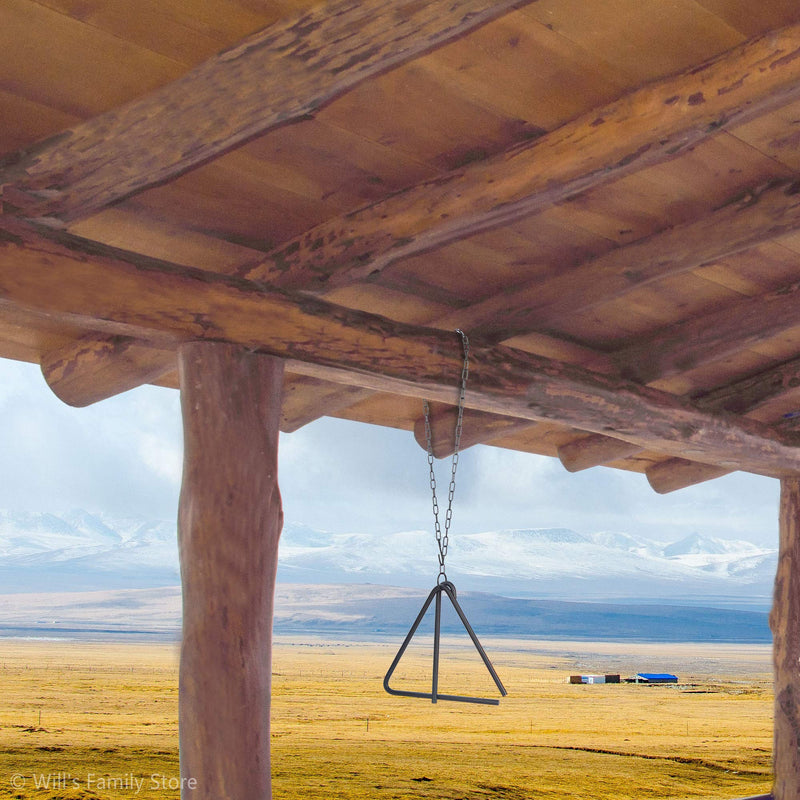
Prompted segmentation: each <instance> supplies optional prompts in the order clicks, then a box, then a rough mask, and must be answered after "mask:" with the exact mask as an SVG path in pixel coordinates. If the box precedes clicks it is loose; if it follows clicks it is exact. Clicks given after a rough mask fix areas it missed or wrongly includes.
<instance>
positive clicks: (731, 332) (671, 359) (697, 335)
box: [613, 282, 800, 383]
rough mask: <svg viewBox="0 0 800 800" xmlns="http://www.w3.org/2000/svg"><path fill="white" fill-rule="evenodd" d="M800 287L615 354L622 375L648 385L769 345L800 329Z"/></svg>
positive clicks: (748, 301) (696, 319)
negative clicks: (779, 335) (705, 364)
mask: <svg viewBox="0 0 800 800" xmlns="http://www.w3.org/2000/svg"><path fill="white" fill-rule="evenodd" d="M798 310H800V282H796V283H792V284H790V285H789V286H784V287H782V288H781V289H777V290H776V291H773V292H767V293H766V294H762V295H756V296H755V297H747V298H744V299H742V300H737V301H735V302H733V303H730V304H728V305H726V306H723V307H722V308H720V309H719V310H717V311H712V312H709V313H707V314H701V315H698V316H693V317H690V318H689V319H687V320H685V321H683V322H679V323H675V324H672V325H669V326H667V327H666V328H663V329H661V330H659V331H656V332H655V333H654V334H652V335H650V336H644V337H641V338H639V339H637V340H636V341H635V342H633V343H632V344H630V345H628V346H626V347H623V348H621V349H620V350H617V351H616V352H615V353H613V360H614V361H615V363H616V364H617V366H618V368H619V370H620V372H621V373H622V374H623V375H624V376H626V377H628V378H631V379H633V380H636V381H638V382H640V383H649V382H651V381H654V380H656V379H659V378H667V377H670V376H671V375H677V374H678V373H681V372H688V371H689V370H691V369H693V368H694V367H696V366H699V365H700V364H702V363H703V362H706V361H713V360H716V359H720V358H724V357H725V356H727V355H730V354H732V353H738V352H740V351H742V350H745V349H746V348H748V347H753V346H755V345H758V344H761V343H762V342H766V341H768V340H769V339H771V338H773V337H774V336H776V335H777V334H779V333H782V332H783V331H785V330H788V329H789V328H793V327H795V326H796V325H798V324H799V323H800V316H798Z"/></svg>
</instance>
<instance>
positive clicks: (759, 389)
mask: <svg viewBox="0 0 800 800" xmlns="http://www.w3.org/2000/svg"><path fill="white" fill-rule="evenodd" d="M798 386H800V358H793V359H790V360H789V361H784V362H783V363H782V364H778V365H777V366H775V367H771V368H770V369H766V370H764V371H763V372H758V373H756V374H755V375H749V376H747V377H746V378H742V379H741V380H738V381H734V382H733V383H729V384H728V385H727V386H720V387H719V388H718V389H713V390H712V391H710V392H705V393H704V394H703V395H701V396H699V397H696V398H695V404H696V405H697V406H698V407H699V408H708V409H711V410H724V411H729V412H731V413H732V414H746V413H747V412H749V411H754V410H755V409H757V408H760V407H761V406H762V405H764V404H765V403H767V402H769V401H770V400H774V399H775V398H776V397H780V396H781V395H784V394H788V393H789V392H791V391H793V390H794V389H796V388H797V387H798Z"/></svg>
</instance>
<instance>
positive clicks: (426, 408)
mask: <svg viewBox="0 0 800 800" xmlns="http://www.w3.org/2000/svg"><path fill="white" fill-rule="evenodd" d="M456 333H457V334H458V335H459V336H460V337H461V344H462V346H463V348H464V363H463V366H462V367H461V390H460V393H459V397H458V416H457V418H456V431H455V441H454V447H453V457H452V460H451V462H450V488H449V489H448V492H447V512H446V513H445V518H444V531H442V526H441V524H440V522H439V501H438V499H437V497H436V473H435V471H434V468H433V460H434V457H433V434H432V433H431V409H430V404H429V403H428V401H427V400H423V401H422V410H423V412H424V414H425V438H426V439H427V443H428V469H429V472H430V485H431V496H432V505H433V522H434V527H435V529H436V544H437V545H438V547H439V575H438V577H437V579H436V583H437V584H441V583H444V582H445V581H446V580H447V573H446V572H445V563H444V562H445V559H446V558H447V548H448V545H449V544H450V523H451V521H452V519H453V497H455V493H456V470H457V469H458V449H459V447H460V446H461V429H462V425H463V421H464V400H465V399H466V396H467V378H469V338H468V337H467V334H466V333H464V331H462V330H461V329H460V328H459V329H457V330H456Z"/></svg>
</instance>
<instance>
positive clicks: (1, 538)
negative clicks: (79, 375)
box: [0, 511, 776, 609]
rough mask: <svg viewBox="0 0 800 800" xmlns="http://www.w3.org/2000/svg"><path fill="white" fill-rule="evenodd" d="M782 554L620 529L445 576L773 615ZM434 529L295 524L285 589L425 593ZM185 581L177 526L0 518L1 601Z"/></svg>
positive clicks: (521, 532)
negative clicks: (377, 587)
mask: <svg viewBox="0 0 800 800" xmlns="http://www.w3.org/2000/svg"><path fill="white" fill-rule="evenodd" d="M775 567H776V551H775V550H774V549H770V548H763V547H758V546H756V545H755V544H752V543H751V542H747V541H741V540H724V539H719V538H710V537H705V536H703V535H701V534H699V533H692V534H690V535H689V536H687V537H685V538H683V539H681V540H680V541H677V542H668V543H663V542H655V541H653V540H652V539H648V538H647V537H645V536H641V535H637V534H633V533H628V532H616V531H599V532H595V533H591V534H583V533H578V532H576V531H573V530H569V529H566V528H530V529H518V530H499V531H485V532H480V533H469V534H459V533H455V534H454V535H453V536H452V537H451V546H450V554H449V557H448V575H449V576H450V577H451V578H452V579H453V580H455V582H456V584H457V585H458V586H459V587H463V588H464V589H465V590H466V589H469V590H473V591H481V592H485V593H487V594H493V595H503V596H511V597H522V598H526V597H527V598H530V599H537V600H541V599H548V600H564V601H571V600H584V601H588V600H592V601H614V602H618V601H626V600H637V601H647V602H648V603H651V604H652V603H670V604H675V603H678V604H690V605H698V606H702V605H716V606H729V607H734V606H736V607H752V608H754V609H755V608H767V607H768V605H769V602H770V598H771V593H772V581H773V576H774V574H775ZM435 575H436V549H435V542H434V537H433V535H432V534H431V533H430V532H429V531H401V532H397V533H393V534H380V535H377V534H371V533H344V534H333V533H326V532H324V531H319V530H314V529H312V528H309V527H308V526H304V525H299V524H293V523H288V524H287V525H286V526H285V529H284V532H283V535H282V538H281V548H280V558H279V572H278V576H279V580H280V581H281V582H282V583H303V584H314V585H318V584H323V583H330V584H365V583H373V584H381V585H386V586H408V587H412V588H417V589H425V588H430V585H432V582H433V579H434V578H435ZM178 582H179V574H178V551H177V536H176V530H175V523H174V522H163V521H154V520H145V519H135V518H119V517H112V516H109V515H106V514H91V513H88V512H86V511H75V512H72V513H69V514H62V515H54V514H48V513H12V512H8V511H6V512H2V511H0V587H1V588H0V592H4V593H9V592H53V591H61V592H74V591H91V590H117V589H148V588H158V587H166V586H174V585H175V584H177V583H178Z"/></svg>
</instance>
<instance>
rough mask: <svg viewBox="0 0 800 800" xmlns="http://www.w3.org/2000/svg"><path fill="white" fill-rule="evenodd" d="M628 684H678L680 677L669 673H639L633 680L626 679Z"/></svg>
mask: <svg viewBox="0 0 800 800" xmlns="http://www.w3.org/2000/svg"><path fill="white" fill-rule="evenodd" d="M625 681H626V683H677V682H678V676H677V675H670V674H669V673H668V672H639V673H637V674H636V675H635V676H634V677H633V678H626V679H625Z"/></svg>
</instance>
